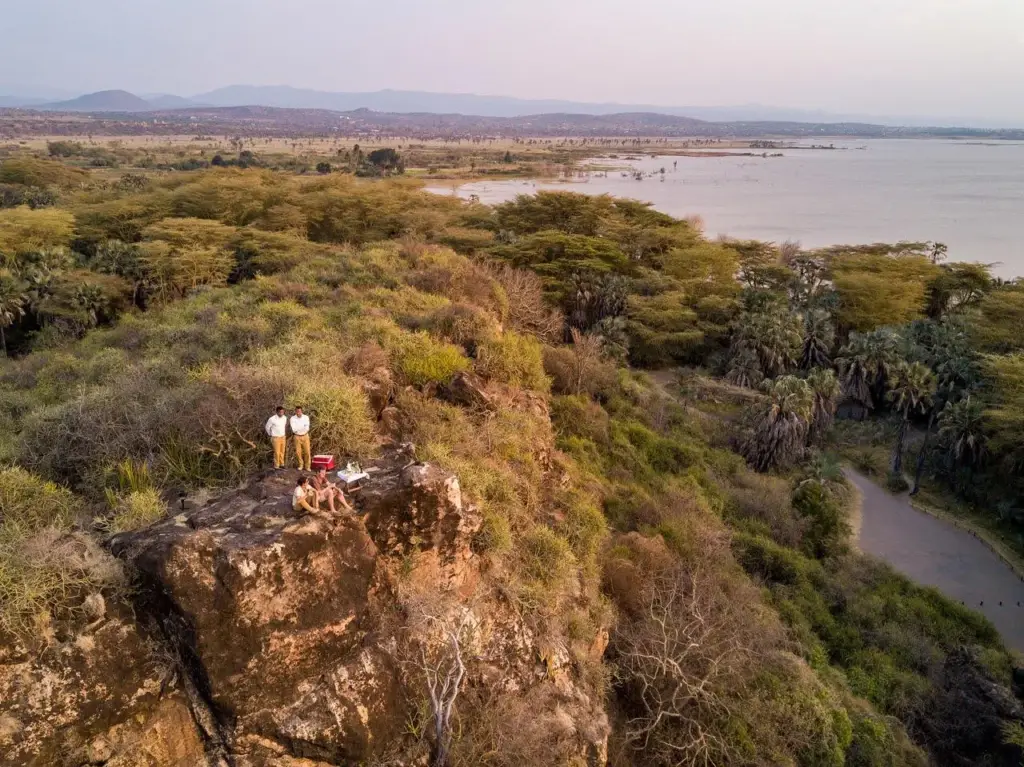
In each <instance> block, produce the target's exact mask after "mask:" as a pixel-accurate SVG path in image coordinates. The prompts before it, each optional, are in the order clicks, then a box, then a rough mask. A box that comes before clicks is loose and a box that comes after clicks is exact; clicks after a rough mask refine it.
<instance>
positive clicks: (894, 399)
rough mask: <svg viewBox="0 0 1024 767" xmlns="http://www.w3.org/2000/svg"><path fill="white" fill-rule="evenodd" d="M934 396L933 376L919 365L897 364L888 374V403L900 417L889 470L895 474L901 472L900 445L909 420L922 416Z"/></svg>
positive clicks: (901, 457) (919, 363)
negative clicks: (889, 377) (890, 373)
mask: <svg viewBox="0 0 1024 767" xmlns="http://www.w3.org/2000/svg"><path fill="white" fill-rule="evenodd" d="M934 396H935V374H934V373H932V371H931V368H929V367H928V366H927V365H925V364H923V363H921V362H911V363H906V362H903V363H900V364H898V365H896V367H895V368H894V369H893V371H892V383H891V387H890V390H889V401H890V402H891V403H892V405H893V407H894V408H895V409H896V411H897V412H898V413H899V414H900V416H901V418H900V428H899V432H898V433H897V436H896V445H895V446H894V448H893V452H892V463H891V466H890V469H891V471H892V473H893V474H895V475H899V474H900V473H901V472H902V471H903V443H904V442H905V440H906V436H907V426H908V425H909V424H910V417H911V416H912V415H915V414H919V413H924V412H926V411H927V410H928V408H929V407H931V404H932V398H933V397H934Z"/></svg>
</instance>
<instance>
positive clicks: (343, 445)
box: [287, 372, 377, 458]
mask: <svg viewBox="0 0 1024 767" xmlns="http://www.w3.org/2000/svg"><path fill="white" fill-rule="evenodd" d="M287 400H288V402H289V404H290V405H291V406H292V407H294V406H296V405H298V406H301V407H302V409H303V410H304V411H306V412H307V413H308V414H309V416H310V419H311V423H312V431H311V434H312V440H313V444H314V446H315V448H316V450H317V451H320V452H328V453H333V454H335V455H343V456H353V457H360V458H363V457H367V456H369V455H370V453H371V452H372V450H373V448H374V447H375V446H376V444H377V439H376V430H375V425H374V420H373V418H372V417H371V415H370V403H369V401H368V400H367V398H366V392H365V391H364V390H363V388H362V387H361V386H359V384H358V383H357V382H356V381H355V380H353V379H351V378H349V377H348V376H345V375H343V374H340V373H337V372H335V373H333V374H325V373H319V374H313V375H310V376H309V377H306V378H302V379H301V380H300V382H299V384H298V386H297V387H296V388H295V389H294V390H293V391H292V393H291V394H289V395H288V397H287Z"/></svg>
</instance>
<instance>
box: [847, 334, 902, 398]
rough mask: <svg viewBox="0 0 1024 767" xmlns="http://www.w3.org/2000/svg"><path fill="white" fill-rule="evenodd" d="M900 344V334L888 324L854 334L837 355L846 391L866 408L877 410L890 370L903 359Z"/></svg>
mask: <svg viewBox="0 0 1024 767" xmlns="http://www.w3.org/2000/svg"><path fill="white" fill-rule="evenodd" d="M899 345H900V339H899V336H897V335H896V334H895V333H894V332H893V331H891V330H887V329H886V328H880V329H879V330H873V331H871V332H870V333H852V334H850V340H849V342H848V343H847V344H846V346H844V347H843V348H842V349H841V350H840V352H839V354H840V356H839V357H838V358H837V359H836V366H837V367H838V368H839V374H840V383H841V384H842V387H843V394H845V395H846V396H847V397H850V398H851V399H854V400H856V401H857V402H859V403H860V404H861V406H863V407H864V409H865V410H874V409H875V401H876V399H880V398H881V395H882V394H883V393H884V391H885V381H886V379H887V378H888V376H889V373H890V371H891V370H892V368H893V366H894V365H895V364H896V363H897V362H898V361H899Z"/></svg>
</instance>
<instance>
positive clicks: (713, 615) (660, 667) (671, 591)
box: [613, 566, 753, 767]
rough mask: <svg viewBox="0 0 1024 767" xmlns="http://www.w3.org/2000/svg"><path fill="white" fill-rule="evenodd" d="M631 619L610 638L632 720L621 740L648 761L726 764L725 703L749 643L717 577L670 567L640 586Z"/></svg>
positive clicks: (740, 675)
mask: <svg viewBox="0 0 1024 767" xmlns="http://www.w3.org/2000/svg"><path fill="white" fill-rule="evenodd" d="M640 582H641V583H642V586H641V593H640V594H639V595H637V596H638V598H637V599H636V600H635V601H634V602H633V609H632V613H633V614H632V615H629V616H627V617H626V618H625V619H624V620H623V621H621V622H620V625H619V627H618V628H617V630H616V632H615V635H614V637H613V652H614V657H615V659H616V664H617V672H616V675H617V677H618V679H619V683H620V685H621V686H622V687H621V689H622V691H623V692H624V693H625V700H627V701H628V710H629V711H630V712H631V714H632V716H631V718H630V719H629V721H628V722H627V731H626V737H627V739H628V740H629V741H630V742H632V744H633V746H634V748H636V749H638V750H640V751H641V752H642V753H644V754H645V762H646V763H648V764H657V765H666V767H667V766H669V765H671V766H672V767H677V766H678V767H681V766H682V765H705V766H706V765H712V764H720V763H722V762H723V761H728V758H729V756H730V755H731V753H732V746H731V743H730V738H729V734H728V730H727V723H728V721H729V719H730V718H731V716H732V714H733V712H732V711H731V708H730V700H731V699H732V698H733V695H734V694H735V692H736V691H737V690H738V689H739V688H740V687H742V685H743V683H744V681H743V679H744V676H745V674H746V673H747V671H748V670H749V666H750V663H751V662H752V655H753V646H752V642H751V639H752V637H751V636H750V635H749V629H748V627H747V626H746V625H745V624H746V623H748V622H749V621H748V619H747V618H744V616H743V615H742V614H741V613H742V608H741V607H735V608H734V607H733V606H732V602H733V600H732V599H731V598H730V595H729V594H728V593H726V589H724V588H723V583H722V581H721V575H719V574H716V573H714V572H711V571H709V570H707V569H706V568H704V567H701V566H698V567H696V568H694V569H688V568H685V567H681V566H676V567H669V568H666V569H664V570H660V571H658V572H656V573H655V574H653V575H651V574H648V575H646V576H644V578H643V579H642V580H641V581H640Z"/></svg>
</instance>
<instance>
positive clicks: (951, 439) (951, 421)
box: [939, 394, 985, 466]
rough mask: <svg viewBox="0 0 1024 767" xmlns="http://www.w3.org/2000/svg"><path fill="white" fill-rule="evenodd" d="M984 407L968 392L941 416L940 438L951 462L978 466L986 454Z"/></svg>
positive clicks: (943, 410) (948, 406) (945, 409)
mask: <svg viewBox="0 0 1024 767" xmlns="http://www.w3.org/2000/svg"><path fill="white" fill-rule="evenodd" d="M984 425H985V424H984V408H983V407H982V405H981V403H980V402H978V401H977V400H976V399H974V398H973V397H971V395H970V394H968V395H967V396H966V397H964V398H963V399H962V400H960V401H959V402H951V403H949V404H948V405H946V407H944V408H943V409H942V413H941V414H940V415H939V439H941V440H942V443H943V444H944V445H945V446H946V449H947V451H948V452H947V456H948V461H949V463H950V465H967V466H977V465H978V464H979V463H980V462H981V459H982V458H983V457H984V455H985V430H984Z"/></svg>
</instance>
